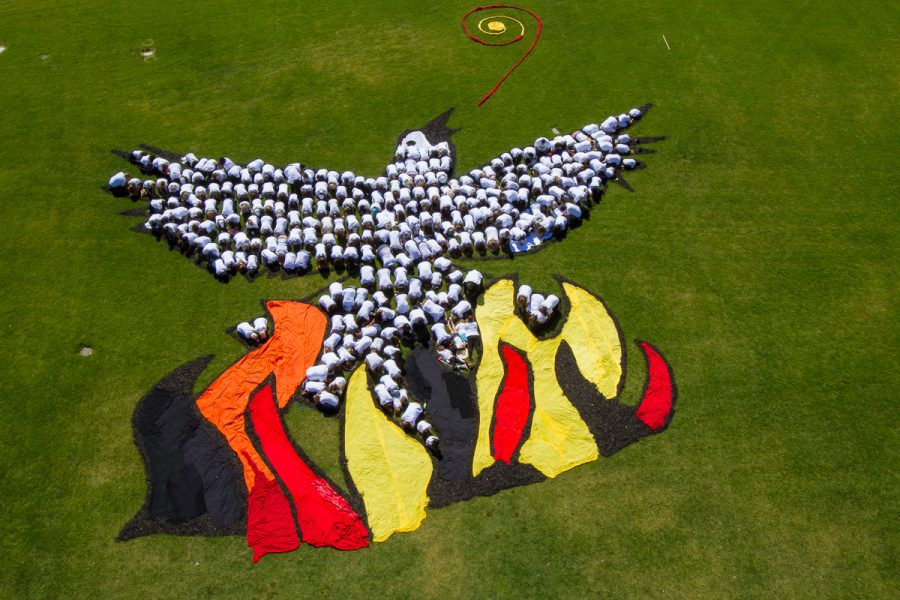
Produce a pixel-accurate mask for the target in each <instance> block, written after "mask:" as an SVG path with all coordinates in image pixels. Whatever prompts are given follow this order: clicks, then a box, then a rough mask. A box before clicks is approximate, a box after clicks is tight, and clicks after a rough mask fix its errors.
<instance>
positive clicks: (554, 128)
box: [550, 127, 559, 135]
mask: <svg viewBox="0 0 900 600" xmlns="http://www.w3.org/2000/svg"><path fill="white" fill-rule="evenodd" d="M550 131H552V132H553V133H554V134H556V135H559V129H557V128H556V127H551V128H550Z"/></svg>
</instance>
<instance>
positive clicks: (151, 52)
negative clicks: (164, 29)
mask: <svg viewBox="0 0 900 600" xmlns="http://www.w3.org/2000/svg"><path fill="white" fill-rule="evenodd" d="M138 54H140V55H141V56H143V57H144V60H145V61H146V60H148V59H151V58H153V57H155V56H156V44H155V43H154V42H153V40H152V39H149V40H144V43H143V45H142V46H141V49H140V50H139V51H138Z"/></svg>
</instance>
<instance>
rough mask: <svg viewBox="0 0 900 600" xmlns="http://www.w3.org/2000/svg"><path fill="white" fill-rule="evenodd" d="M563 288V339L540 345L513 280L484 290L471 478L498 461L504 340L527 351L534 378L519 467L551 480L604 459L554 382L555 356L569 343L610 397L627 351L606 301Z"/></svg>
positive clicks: (586, 373) (589, 376)
mask: <svg viewBox="0 0 900 600" xmlns="http://www.w3.org/2000/svg"><path fill="white" fill-rule="evenodd" d="M563 290H564V292H565V294H566V296H567V297H568V298H569V304H570V307H571V308H570V311H569V315H568V317H567V319H568V320H567V321H566V324H565V326H563V329H562V331H561V332H560V334H559V335H558V336H556V337H555V338H551V339H549V340H544V341H538V339H537V338H535V337H534V335H532V334H531V332H530V331H529V330H528V328H527V327H526V326H525V324H524V323H523V322H522V320H521V319H520V318H519V317H518V316H516V314H515V298H514V293H515V290H514V284H513V282H512V281H511V280H509V279H503V280H501V281H498V282H497V283H495V284H494V285H493V286H491V287H490V288H489V289H488V290H487V291H486V292H485V295H484V304H483V305H482V306H480V307H478V309H477V312H476V319H477V321H478V325H479V327H480V328H481V337H482V342H483V345H484V356H483V357H482V360H481V365H480V366H479V367H478V376H477V389H478V407H479V429H478V439H477V441H476V444H475V455H474V457H473V461H472V474H473V476H477V475H478V474H479V473H481V471H483V470H484V469H486V468H487V467H489V466H491V465H492V464H493V463H494V458H493V456H492V455H491V443H490V428H491V420H492V419H493V415H494V400H495V398H496V396H497V391H498V388H499V387H500V383H501V382H502V381H503V375H504V369H503V363H502V362H501V360H500V342H501V341H502V342H506V343H508V344H511V345H513V346H515V347H516V348H519V349H520V350H522V351H524V352H525V353H526V356H527V358H528V360H529V362H530V363H531V368H532V373H533V377H534V396H535V399H534V401H535V409H534V415H533V416H532V422H531V431H530V433H529V437H528V439H527V440H526V441H525V443H524V444H523V445H522V449H521V451H520V453H519V462H521V463H524V464H530V465H533V466H534V467H535V468H536V469H538V470H539V471H540V472H541V473H543V474H544V475H546V476H547V477H556V476H557V475H559V474H560V473H562V472H563V471H566V470H568V469H571V468H573V467H576V466H578V465H580V464H583V463H586V462H590V461H592V460H596V459H597V457H598V456H599V452H598V450H597V444H596V442H595V441H594V438H593V436H592V435H591V433H590V430H589V429H588V427H587V425H586V424H585V422H584V421H583V420H582V418H581V416H580V415H579V414H578V411H577V409H576V408H575V407H574V406H573V405H572V403H571V402H569V400H568V399H567V398H566V397H565V395H564V394H563V391H562V388H561V387H560V385H559V382H558V380H557V378H556V354H557V352H558V351H559V346H560V344H561V343H562V342H563V341H566V342H567V343H568V344H569V345H570V346H571V348H572V351H573V352H574V354H575V358H576V364H577V365H578V368H579V370H580V371H581V372H582V373H583V374H584V376H585V378H586V379H587V380H588V381H590V382H591V383H593V384H594V385H595V386H596V387H597V389H598V391H600V392H601V393H602V394H603V395H604V396H605V397H607V398H613V397H614V396H615V395H616V392H617V390H618V384H619V380H620V379H621V376H622V366H621V363H622V346H621V342H620V338H619V333H618V328H617V326H616V324H615V322H614V321H613V319H612V317H611V316H610V315H609V313H608V312H607V310H606V308H605V307H604V306H603V304H602V303H601V302H600V301H598V300H597V299H596V298H594V297H593V296H592V295H591V294H589V293H587V292H586V291H584V290H582V289H581V288H579V287H577V286H574V285H571V284H568V283H566V284H563Z"/></svg>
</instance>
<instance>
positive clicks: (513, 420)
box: [492, 344, 531, 464]
mask: <svg viewBox="0 0 900 600" xmlns="http://www.w3.org/2000/svg"><path fill="white" fill-rule="evenodd" d="M500 351H501V352H502V353H503V360H504V362H505V363H506V374H505V375H504V377H503V383H501V385H500V395H499V396H498V397H497V405H496V406H495V408H494V431H493V436H492V440H493V446H494V458H496V459H497V460H502V461H503V462H505V463H506V464H509V461H510V459H512V455H513V452H515V451H516V448H518V446H519V441H520V440H521V439H522V432H523V431H524V430H525V423H527V422H528V415H529V413H530V412H531V394H530V393H529V391H528V375H529V365H528V363H526V362H525V359H524V358H522V355H521V354H519V352H518V350H516V349H515V348H513V347H512V346H510V345H509V344H501V346H500Z"/></svg>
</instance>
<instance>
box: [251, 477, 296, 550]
mask: <svg viewBox="0 0 900 600" xmlns="http://www.w3.org/2000/svg"><path fill="white" fill-rule="evenodd" d="M250 465H251V468H255V465H254V464H253V463H250ZM255 481H256V485H254V486H253V489H252V490H251V491H250V496H249V497H248V498H247V545H248V546H250V547H251V548H252V549H253V562H254V563H257V562H259V559H260V558H262V557H263V556H265V555H266V554H269V553H270V552H290V551H292V550H296V549H297V548H299V547H300V537H299V536H298V535H297V527H296V526H295V525H294V517H293V515H291V504H290V502H288V499H287V497H286V496H285V495H284V492H282V491H281V486H279V485H278V482H277V481H275V480H274V479H268V478H266V476H265V475H264V474H263V472H262V471H260V470H259V469H256V477H255Z"/></svg>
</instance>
